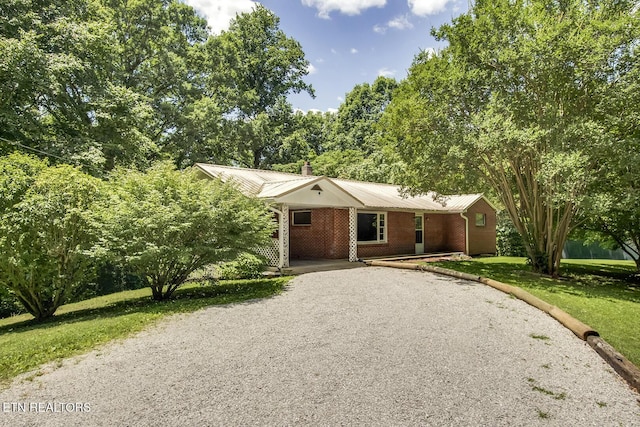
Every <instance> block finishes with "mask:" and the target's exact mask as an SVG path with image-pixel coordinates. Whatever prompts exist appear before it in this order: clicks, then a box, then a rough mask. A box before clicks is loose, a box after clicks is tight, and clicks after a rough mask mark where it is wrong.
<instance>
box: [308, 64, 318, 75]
mask: <svg viewBox="0 0 640 427" xmlns="http://www.w3.org/2000/svg"><path fill="white" fill-rule="evenodd" d="M307 71H308V72H309V75H312V74H315V73H317V72H318V69H317V68H316V67H314V66H313V64H312V63H309V66H308V67H307Z"/></svg>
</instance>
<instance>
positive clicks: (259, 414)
mask: <svg viewBox="0 0 640 427" xmlns="http://www.w3.org/2000/svg"><path fill="white" fill-rule="evenodd" d="M638 398H639V396H638V394H636V393H635V392H632V391H631V390H630V389H629V388H628V387H627V386H626V384H625V383H624V382H623V381H622V380H621V379H620V378H619V377H618V376H617V375H616V374H615V373H613V371H612V370H611V369H610V368H609V367H608V365H606V364H605V363H604V362H603V361H602V360H601V359H600V357H599V356H598V355H597V354H596V353H595V352H594V351H593V350H592V349H591V348H589V347H588V346H587V345H586V344H585V343H584V342H583V341H581V340H579V339H578V338H576V337H575V336H574V335H573V334H572V333H571V332H569V331H568V330H566V329H564V328H563V327H562V326H560V325H559V324H558V323H557V322H556V321H555V320H553V319H552V318H550V317H549V316H547V315H546V314H543V313H542V312H539V311H538V310H536V309H534V308H532V307H530V306H528V305H527V304H525V303H523V302H521V301H519V300H516V299H513V298H510V297H509V296H507V295H505V294H502V293H500V292H498V291H496V290H494V289H492V288H489V287H487V286H484V285H481V284H478V283H473V282H466V281H461V280H458V279H453V278H446V277H440V276H436V275H432V274H429V273H421V272H414V271H405V270H393V269H385V268H376V267H367V268H359V269H354V270H342V271H332V272H322V273H311V274H306V275H303V276H299V277H297V278H295V279H294V280H293V281H292V282H290V285H289V286H288V288H287V290H286V291H285V292H284V293H283V294H281V295H279V296H276V297H274V298H270V299H266V300H259V301H252V302H247V303H242V304H235V305H230V306H218V307H211V308H208V309H205V310H201V311H198V312H196V313H193V314H189V315H179V316H175V317H172V318H171V319H169V320H168V321H165V322H162V323H161V324H159V326H157V327H155V328H152V329H150V330H148V331H146V332H143V333H141V334H138V335H136V336H135V337H133V338H131V339H127V340H124V341H121V342H119V343H116V344H112V345H109V346H106V347H104V348H102V349H101V350H99V351H95V352H92V353H90V354H88V355H85V356H82V357H79V358H73V359H69V360H67V361H65V362H64V363H63V366H61V367H59V368H57V369H52V370H51V372H48V373H46V374H44V375H42V376H39V377H36V378H35V379H33V380H31V381H24V382H17V383H14V385H13V386H12V387H11V388H10V389H7V390H4V391H3V392H2V393H0V402H2V405H3V408H2V409H3V410H2V412H0V425H7V426H9V425H11V426H19V425H37V426H52V425H60V426H73V425H78V426H98V425H105V426H114V425H128V426H138V425H140V426H147V425H154V426H206V425H225V426H227V425H242V426H245V425H385V426H388V425H435V426H441V425H452V426H453V425H455V426H466V425H473V426H476V425H491V426H495V425H508V426H514V425H522V426H537V425H540V426H556V425H580V426H618V425H623V426H631V425H640V405H639V403H638ZM19 404H26V405H27V408H26V409H27V412H22V411H21V409H20V406H19ZM38 404H40V406H38ZM47 404H50V406H49V407H47ZM29 405H30V406H31V408H29ZM29 409H32V412H29V411H28V410H29ZM51 410H55V411H58V412H54V413H52V412H50V411H51ZM38 411H40V412H38ZM69 411H70V412H69Z"/></svg>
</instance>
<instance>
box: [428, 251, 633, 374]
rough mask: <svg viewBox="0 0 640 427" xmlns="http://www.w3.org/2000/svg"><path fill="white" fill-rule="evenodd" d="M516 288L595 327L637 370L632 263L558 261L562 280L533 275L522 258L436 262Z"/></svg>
mask: <svg viewBox="0 0 640 427" xmlns="http://www.w3.org/2000/svg"><path fill="white" fill-rule="evenodd" d="M436 265H439V266H441V267H444V268H449V269H452V270H457V271H462V272H465V273H471V274H477V275H479V276H483V277H488V278H491V279H495V280H498V281H500V282H504V283H508V284H510V285H514V286H518V287H520V288H522V289H525V290H526V291H528V292H529V293H531V294H533V295H535V296H537V297H538V298H541V299H543V300H544V301H547V302H548V303H550V304H553V305H555V306H557V307H559V308H561V309H562V310H564V311H566V312H567V313H569V314H571V315H572V316H573V317H575V318H576V319H578V320H580V321H582V322H584V323H586V324H587V325H589V326H591V327H592V328H594V329H595V330H596V331H598V333H599V334H600V336H601V337H602V338H604V339H605V340H606V341H607V342H608V343H609V344H611V345H612V346H614V347H615V348H616V349H617V350H618V351H619V352H620V353H622V354H623V355H625V356H626V357H627V358H628V359H629V360H631V362H633V363H634V364H635V365H636V366H640V276H639V275H637V274H636V273H635V264H634V263H633V262H632V261H614V260H582V259H580V260H577V259H576V260H562V264H561V271H560V276H561V277H560V279H552V278H551V277H546V276H542V275H539V274H535V273H532V272H531V271H530V269H529V267H528V266H527V265H526V262H525V258H515V257H490V258H474V259H472V260H470V261H450V262H439V263H436Z"/></svg>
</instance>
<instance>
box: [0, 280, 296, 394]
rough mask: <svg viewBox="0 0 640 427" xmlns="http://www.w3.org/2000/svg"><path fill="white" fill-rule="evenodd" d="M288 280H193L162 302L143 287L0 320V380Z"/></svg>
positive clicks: (274, 290) (265, 292)
mask: <svg viewBox="0 0 640 427" xmlns="http://www.w3.org/2000/svg"><path fill="white" fill-rule="evenodd" d="M289 279H290V278H286V277H284V278H275V279H256V280H238V281H227V282H222V283H221V284H217V285H209V286H201V285H199V284H194V283H192V284H189V285H185V286H184V287H181V288H180V289H178V290H177V291H176V293H175V298H174V299H172V300H170V301H161V302H158V301H154V300H152V299H151V290H150V289H149V288H144V289H139V290H135V291H125V292H119V293H116V294H112V295H105V296H101V297H97V298H92V299H89V300H86V301H81V302H78V303H74V304H68V305H65V306H62V307H60V309H59V310H58V311H57V312H56V315H55V316H54V317H53V318H51V319H49V320H47V321H45V322H40V323H36V322H34V321H33V320H32V319H33V318H32V316H30V315H27V314H23V315H20V316H15V317H10V318H6V319H0V349H1V350H0V384H5V385H6V383H7V382H8V381H9V380H10V379H11V378H13V377H15V376H16V375H18V374H21V373H24V372H28V371H31V370H33V369H35V368H37V367H38V366H40V365H41V364H43V363H47V362H55V361H59V360H61V359H63V358H65V357H69V356H72V355H76V354H80V353H84V352H87V351H89V350H91V349H93V348H95V347H97V346H99V345H100V344H104V343H106V342H109V341H111V340H113V339H116V338H124V337H126V336H128V335H131V334H132V333H135V332H138V331H140V330H142V329H144V328H146V327H148V326H149V325H151V324H152V323H154V322H156V321H157V320H159V319H161V318H163V317H165V316H168V315H170V314H174V313H185V312H191V311H195V310H198V309H200V308H203V307H207V306H210V305H218V304H230V303H236V302H242V301H246V300H250V299H255V298H266V297H269V296H272V295H276V294H278V293H280V292H281V291H282V289H283V288H284V285H285V284H286V283H287V282H288V281H289Z"/></svg>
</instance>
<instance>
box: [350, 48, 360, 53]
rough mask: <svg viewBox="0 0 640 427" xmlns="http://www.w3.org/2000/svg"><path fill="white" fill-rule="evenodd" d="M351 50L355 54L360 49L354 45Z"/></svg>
mask: <svg viewBox="0 0 640 427" xmlns="http://www.w3.org/2000/svg"><path fill="white" fill-rule="evenodd" d="M350 52H351V53H352V54H354V55H355V54H356V53H358V49H356V48H355V47H352V48H351V50H350Z"/></svg>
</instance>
